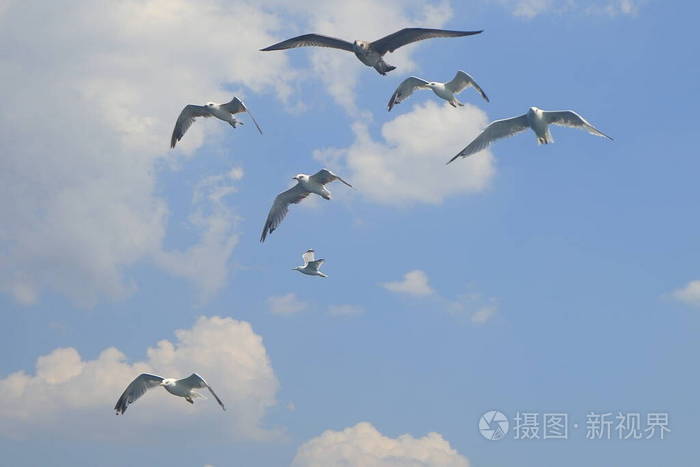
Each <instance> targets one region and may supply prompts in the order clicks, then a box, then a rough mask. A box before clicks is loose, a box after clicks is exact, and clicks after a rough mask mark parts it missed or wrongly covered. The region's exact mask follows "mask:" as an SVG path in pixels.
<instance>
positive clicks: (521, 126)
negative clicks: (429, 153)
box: [447, 107, 612, 164]
mask: <svg viewBox="0 0 700 467" xmlns="http://www.w3.org/2000/svg"><path fill="white" fill-rule="evenodd" d="M549 125H561V126H568V127H573V128H582V129H584V130H586V131H588V132H589V133H590V134H592V135H596V136H602V137H604V138H608V139H609V140H612V138H611V137H610V136H608V135H606V134H605V133H603V132H602V131H600V130H598V129H597V128H595V127H594V126H593V125H591V124H590V123H588V121H586V119H585V118H583V117H582V116H580V115H579V114H577V113H576V112H574V111H573V110H542V109H538V108H537V107H530V110H528V111H527V113H526V114H524V115H521V116H519V117H513V118H506V119H503V120H496V121H494V122H491V123H490V124H489V126H487V127H486V128H485V129H484V131H482V132H481V134H480V135H479V136H477V137H476V138H475V139H474V141H472V142H471V143H469V145H468V146H467V147H466V148H464V149H462V150H461V151H460V152H459V154H457V155H456V156H454V157H453V158H452V159H450V160H449V161H448V162H447V163H448V164H449V163H450V162H452V161H453V160H455V159H457V158H458V157H467V156H470V155H472V154H474V153H476V152H479V151H481V150H482V149H484V148H486V147H487V146H488V145H489V144H491V142H493V141H495V140H497V139H501V138H506V137H508V136H512V135H514V134H516V133H520V132H521V131H524V130H526V129H528V128H530V129H531V130H532V131H534V132H535V135H536V136H537V143H538V144H549V143H553V142H554V139H553V138H552V135H551V133H550V132H549Z"/></svg>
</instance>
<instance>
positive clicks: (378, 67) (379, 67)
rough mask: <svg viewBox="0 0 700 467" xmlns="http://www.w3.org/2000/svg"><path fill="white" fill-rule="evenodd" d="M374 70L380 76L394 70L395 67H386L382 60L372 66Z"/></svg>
mask: <svg viewBox="0 0 700 467" xmlns="http://www.w3.org/2000/svg"><path fill="white" fill-rule="evenodd" d="M374 69H375V70H377V71H378V72H379V74H380V75H385V74H387V73H388V72H390V71H391V70H395V69H396V67H395V66H391V65H388V64H387V63H386V62H385V61H384V60H379V61H378V62H377V64H376V65H374Z"/></svg>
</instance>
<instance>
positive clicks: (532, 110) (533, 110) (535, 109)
mask: <svg viewBox="0 0 700 467" xmlns="http://www.w3.org/2000/svg"><path fill="white" fill-rule="evenodd" d="M539 111H540V109H538V108H537V107H530V112H539Z"/></svg>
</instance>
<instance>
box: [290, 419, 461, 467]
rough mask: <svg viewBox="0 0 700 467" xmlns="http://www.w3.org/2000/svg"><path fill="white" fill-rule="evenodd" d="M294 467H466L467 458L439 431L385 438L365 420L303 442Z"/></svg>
mask: <svg viewBox="0 0 700 467" xmlns="http://www.w3.org/2000/svg"><path fill="white" fill-rule="evenodd" d="M292 465H293V466H295V467H332V466H349V465H353V466H354V465H357V466H360V465H361V466H363V467H430V466H435V467H438V466H439V467H469V461H468V460H467V458H466V457H464V456H463V455H461V454H460V453H459V452H457V451H456V450H455V449H453V448H452V447H451V446H450V443H448V442H447V441H446V440H445V439H444V438H443V437H442V435H440V434H439V433H428V434H427V435H425V436H424V437H422V438H414V437H413V436H411V435H409V434H404V435H400V436H399V437H397V438H389V437H387V436H384V435H383V434H382V433H380V432H379V431H377V429H376V428H375V427H374V426H372V424H370V423H368V422H361V423H358V424H357V425H355V426H352V427H349V428H346V429H344V430H343V431H333V430H327V431H325V432H323V433H322V434H321V435H320V436H317V437H316V438H313V439H311V440H309V441H307V442H306V443H304V444H303V445H302V446H301V447H299V449H298V450H297V454H296V457H295V458H294V461H293V462H292Z"/></svg>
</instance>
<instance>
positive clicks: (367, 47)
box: [260, 28, 483, 75]
mask: <svg viewBox="0 0 700 467" xmlns="http://www.w3.org/2000/svg"><path fill="white" fill-rule="evenodd" d="M481 32H483V31H447V30H445V29H424V28H404V29H402V30H400V31H396V32H395V33H393V34H389V35H388V36H385V37H382V38H381V39H378V40H376V41H374V42H369V41H354V42H348V41H346V40H343V39H336V38H335V37H329V36H324V35H321V34H313V33H312V34H304V35H302V36H297V37H292V38H291V39H287V40H286V41H282V42H279V43H277V44H273V45H271V46H269V47H265V48H264V49H260V50H262V51H263V52H267V51H270V50H284V49H293V48H296V47H330V48H333V49H340V50H345V51H348V52H353V53H354V54H355V56H356V57H357V58H358V59H359V60H360V61H361V62H362V63H364V64H365V65H367V66H371V67H373V68H374V69H375V70H377V71H378V72H379V74H381V75H385V74H387V72H389V71H391V70H393V69H395V68H396V67H395V66H391V65H388V64H387V63H385V62H384V59H383V58H382V57H383V56H384V54H386V53H387V52H393V51H394V50H396V49H398V48H399V47H401V46H404V45H406V44H410V43H412V42H416V41H422V40H424V39H431V38H433V37H462V36H471V35H473V34H479V33H481Z"/></svg>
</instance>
